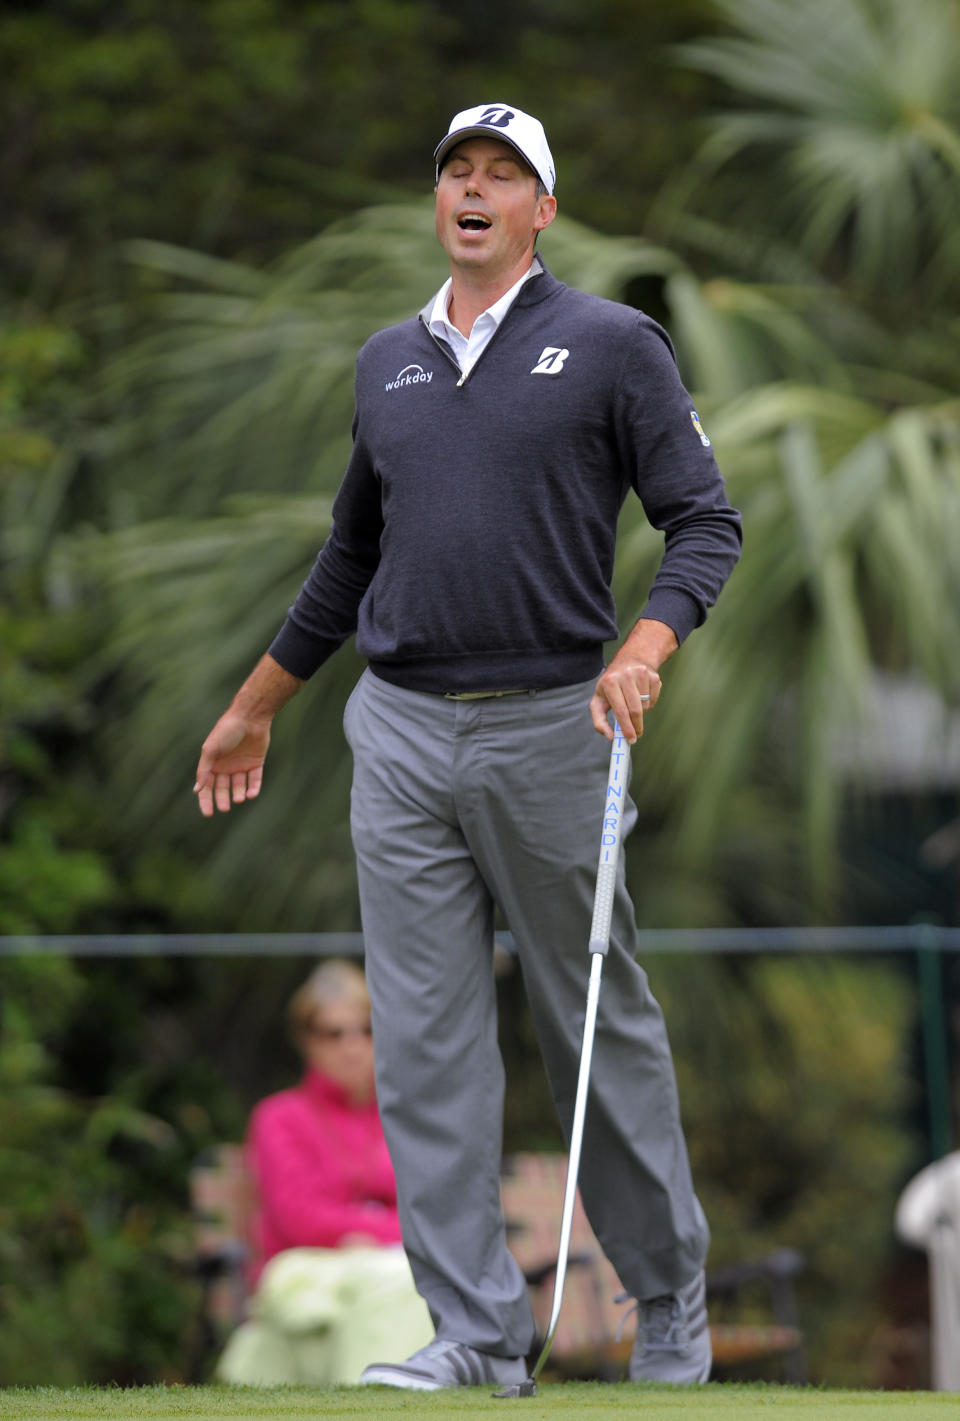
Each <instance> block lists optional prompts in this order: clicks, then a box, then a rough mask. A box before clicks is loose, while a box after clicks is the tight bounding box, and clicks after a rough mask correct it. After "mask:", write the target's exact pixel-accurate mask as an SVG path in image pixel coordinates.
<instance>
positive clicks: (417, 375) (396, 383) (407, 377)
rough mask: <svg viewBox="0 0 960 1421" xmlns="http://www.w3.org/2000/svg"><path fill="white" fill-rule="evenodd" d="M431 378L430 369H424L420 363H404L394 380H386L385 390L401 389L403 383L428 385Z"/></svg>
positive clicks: (431, 372)
mask: <svg viewBox="0 0 960 1421" xmlns="http://www.w3.org/2000/svg"><path fill="white" fill-rule="evenodd" d="M432 379H433V371H432V370H424V368H423V366H422V365H405V366H404V367H403V369H402V370H401V371H400V374H399V375H398V376H397V377H396V379H395V380H388V381H387V383H386V384H385V385H384V387H383V388H384V389H385V390H401V389H403V387H404V386H405V385H429V384H430V381H431V380H432Z"/></svg>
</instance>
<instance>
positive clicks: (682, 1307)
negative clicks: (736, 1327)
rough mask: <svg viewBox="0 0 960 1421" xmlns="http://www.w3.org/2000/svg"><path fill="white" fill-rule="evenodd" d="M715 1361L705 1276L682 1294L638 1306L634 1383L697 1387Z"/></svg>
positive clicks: (632, 1378) (631, 1369)
mask: <svg viewBox="0 0 960 1421" xmlns="http://www.w3.org/2000/svg"><path fill="white" fill-rule="evenodd" d="M712 1360H713V1357H712V1354H711V1350H710V1329H709V1327H708V1325H707V1295H706V1285H705V1282H704V1276H703V1274H702V1273H699V1274H698V1275H697V1277H696V1278H694V1280H693V1282H692V1283H689V1284H688V1285H687V1287H685V1288H681V1289H680V1291H679V1292H678V1293H667V1294H665V1295H664V1296H663V1297H661V1298H649V1299H647V1300H646V1301H645V1302H640V1303H638V1304H637V1340H636V1342H635V1343H634V1344H633V1353H632V1355H631V1357H630V1380H631V1381H632V1382H640V1381H652V1382H672V1383H673V1384H674V1385H677V1386H696V1385H698V1383H700V1382H705V1381H706V1380H707V1378H708V1377H709V1375H710V1366H711V1363H712Z"/></svg>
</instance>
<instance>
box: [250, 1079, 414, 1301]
mask: <svg viewBox="0 0 960 1421" xmlns="http://www.w3.org/2000/svg"><path fill="white" fill-rule="evenodd" d="M247 1153H248V1158H249V1161H250V1171H251V1174H252V1176H253V1179H254V1182H255V1186H256V1193H257V1205H256V1211H255V1215H254V1219H253V1224H252V1240H251V1241H252V1245H253V1260H252V1264H251V1281H252V1282H255V1281H256V1279H257V1278H258V1277H259V1275H260V1272H261V1270H262V1268H263V1265H264V1264H265V1263H266V1262H267V1260H268V1259H269V1258H272V1257H273V1255H274V1254H275V1253H280V1252H281V1250H283V1249H285V1248H298V1247H312V1248H336V1247H338V1245H339V1244H340V1242H341V1240H342V1239H343V1238H344V1237H345V1236H346V1235H348V1234H358V1233H359V1234H368V1235H370V1236H372V1237H373V1238H375V1239H376V1240H377V1242H378V1243H381V1244H387V1243H399V1242H400V1222H399V1220H398V1218H397V1188H396V1183H395V1181H394V1177H393V1166H392V1165H391V1163H390V1156H389V1155H388V1153H387V1145H386V1141H385V1140H384V1138H383V1128H382V1126H381V1124H380V1115H379V1113H378V1110H377V1105H376V1101H371V1102H370V1104H369V1105H362V1106H357V1105H353V1104H351V1102H350V1101H349V1100H348V1099H347V1097H346V1095H345V1094H344V1092H343V1091H342V1090H341V1088H340V1087H339V1086H338V1085H336V1084H335V1083H334V1082H333V1081H331V1080H330V1079H329V1078H328V1077H326V1076H322V1075H320V1073H319V1072H318V1071H315V1070H308V1071H307V1073H306V1075H305V1076H304V1078H303V1080H302V1081H301V1082H300V1084H299V1085H297V1086H294V1087H292V1089H290V1090H282V1091H279V1092H278V1093H277V1094H276V1095H270V1096H267V1098H266V1100H262V1101H260V1103H259V1105H257V1106H255V1107H254V1110H253V1113H252V1114H251V1116H250V1127H249V1130H248V1133H247Z"/></svg>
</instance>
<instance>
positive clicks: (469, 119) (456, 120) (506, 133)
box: [433, 104, 557, 193]
mask: <svg viewBox="0 0 960 1421" xmlns="http://www.w3.org/2000/svg"><path fill="white" fill-rule="evenodd" d="M462 138H499V139H500V140H501V141H502V142H503V143H509V144H510V146H511V147H512V148H516V150H517V152H518V153H519V154H520V156H521V158H523V159H524V160H525V161H526V162H527V163H528V164H529V165H530V167H531V168H532V169H533V171H534V172H535V173H536V175H537V177H538V178H539V179H540V181H541V182H542V183H543V185H544V187H545V188H546V190H547V192H551V193H552V192H553V187H554V183H555V182H556V177H557V175H556V171H555V170H554V166H553V157H552V155H551V153H550V149H549V147H548V145H547V135H546V134H545V133H544V131H543V124H542V123H541V122H540V120H539V119H538V118H531V116H530V114H528V113H524V112H523V110H522V109H515V108H511V107H510V105H509V104H477V106H476V108H472V109H464V110H463V112H462V113H458V114H456V115H455V116H454V117H453V119H451V121H450V127H449V128H448V129H447V135H446V137H445V138H444V139H442V140H441V142H440V143H439V144H438V146H437V151H436V152H435V153H434V155H433V156H434V159H435V160H436V164H437V177H438V178H439V177H440V169H441V168H442V167H443V160H444V158H445V157H446V156H447V154H448V153H449V152H450V149H451V148H453V147H454V146H455V144H457V143H459V142H460V140H461V139H462Z"/></svg>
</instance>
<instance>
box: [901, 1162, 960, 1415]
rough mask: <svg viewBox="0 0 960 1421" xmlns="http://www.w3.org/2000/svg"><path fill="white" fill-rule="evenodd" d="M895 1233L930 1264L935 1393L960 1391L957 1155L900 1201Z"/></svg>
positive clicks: (919, 1178) (931, 1167) (914, 1183)
mask: <svg viewBox="0 0 960 1421" xmlns="http://www.w3.org/2000/svg"><path fill="white" fill-rule="evenodd" d="M896 1226H897V1233H898V1234H899V1235H900V1237H901V1238H902V1239H903V1240H904V1241H905V1242H906V1243H912V1244H915V1245H916V1246H917V1247H918V1248H924V1249H926V1251H927V1256H928V1258H929V1263H930V1325H931V1333H932V1336H931V1346H930V1369H931V1380H932V1382H933V1389H934V1391H960V1151H957V1152H956V1153H954V1154H950V1155H945V1156H944V1158H943V1159H940V1160H936V1161H935V1162H934V1163H933V1164H928V1165H927V1167H926V1169H922V1170H921V1171H920V1173H919V1174H917V1175H915V1176H914V1177H913V1179H911V1181H910V1183H909V1184H908V1185H907V1187H906V1189H905V1190H904V1191H903V1193H902V1194H901V1195H900V1200H899V1202H898V1204H897V1212H896Z"/></svg>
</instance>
